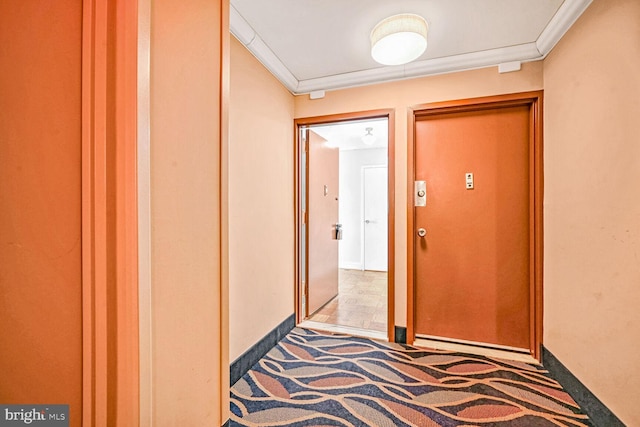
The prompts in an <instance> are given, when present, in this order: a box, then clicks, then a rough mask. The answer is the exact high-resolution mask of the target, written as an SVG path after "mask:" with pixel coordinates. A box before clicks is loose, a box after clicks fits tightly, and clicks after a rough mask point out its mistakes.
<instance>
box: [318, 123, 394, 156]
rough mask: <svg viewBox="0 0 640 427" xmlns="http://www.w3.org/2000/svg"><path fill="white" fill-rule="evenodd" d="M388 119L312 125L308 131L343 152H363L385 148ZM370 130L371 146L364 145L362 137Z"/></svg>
mask: <svg viewBox="0 0 640 427" xmlns="http://www.w3.org/2000/svg"><path fill="white" fill-rule="evenodd" d="M387 122H388V119H386V118H384V119H368V120H352V121H347V122H339V123H328V124H323V125H313V126H310V129H311V130H313V131H314V132H315V133H317V134H318V135H320V136H321V137H323V138H324V139H326V140H327V142H329V143H330V144H331V145H332V146H334V147H337V148H339V149H340V150H341V151H344V150H365V149H369V148H386V147H387V142H388V139H389V128H388V124H387ZM367 128H371V134H372V135H373V136H375V140H374V142H373V144H370V145H366V144H364V142H362V137H363V136H364V135H365V134H366V133H367Z"/></svg>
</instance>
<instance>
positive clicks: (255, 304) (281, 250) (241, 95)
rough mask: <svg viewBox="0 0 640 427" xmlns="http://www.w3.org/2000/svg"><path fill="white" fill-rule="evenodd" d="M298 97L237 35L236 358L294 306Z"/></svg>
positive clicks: (232, 177) (232, 119) (233, 142)
mask: <svg viewBox="0 0 640 427" xmlns="http://www.w3.org/2000/svg"><path fill="white" fill-rule="evenodd" d="M293 98H294V97H293V95H291V94H290V93H289V92H288V91H287V90H286V89H285V88H284V86H282V85H281V84H280V83H279V82H278V81H277V80H276V79H275V77H273V76H272V75H271V74H270V73H269V72H268V71H267V70H266V69H265V68H264V67H263V66H262V64H260V62H258V60H256V59H255V58H254V57H253V56H252V55H251V53H249V51H248V50H247V49H246V48H245V47H244V46H242V44H241V43H240V42H239V41H237V40H236V39H235V38H233V37H232V38H231V91H230V105H229V312H230V318H229V328H230V329H229V340H230V342H229V356H230V360H231V361H233V360H235V359H237V358H238V357H239V356H240V355H242V353H244V352H245V351H246V350H247V349H249V348H250V347H251V346H253V345H254V344H256V343H257V342H258V341H259V340H260V339H261V338H262V337H264V336H265V335H266V334H267V333H268V332H270V331H271V330H272V329H273V328H275V327H276V326H277V325H278V324H280V323H281V322H282V321H283V320H284V319H286V318H287V317H288V316H290V315H291V314H293V312H294V301H293V297H294V292H293V291H294V284H293V280H294V242H293V240H294V236H293V231H294V230H293Z"/></svg>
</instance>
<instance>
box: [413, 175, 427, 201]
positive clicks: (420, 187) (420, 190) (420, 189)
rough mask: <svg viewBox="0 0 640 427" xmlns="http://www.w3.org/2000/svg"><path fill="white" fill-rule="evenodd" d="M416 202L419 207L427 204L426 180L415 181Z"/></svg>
mask: <svg viewBox="0 0 640 427" xmlns="http://www.w3.org/2000/svg"><path fill="white" fill-rule="evenodd" d="M414 195H415V203H414V205H415V206H417V207H421V206H427V183H426V182H425V181H415V183H414Z"/></svg>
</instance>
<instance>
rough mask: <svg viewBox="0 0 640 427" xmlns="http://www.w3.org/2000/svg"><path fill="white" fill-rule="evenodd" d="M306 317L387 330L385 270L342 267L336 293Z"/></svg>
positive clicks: (323, 321)
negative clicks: (347, 268) (346, 268)
mask: <svg viewBox="0 0 640 427" xmlns="http://www.w3.org/2000/svg"><path fill="white" fill-rule="evenodd" d="M309 320H311V321H314V322H321V323H328V324H332V325H340V326H350V327H353V328H360V329H370V330H374V331H381V332H386V331H387V273H386V272H384V271H360V270H343V269H341V270H340V274H339V283H338V296H337V297H335V298H334V299H333V300H331V301H330V302H329V303H328V304H327V305H325V306H324V307H323V308H321V309H320V310H318V311H317V312H316V313H315V314H314V315H312V316H311V317H310V318H309Z"/></svg>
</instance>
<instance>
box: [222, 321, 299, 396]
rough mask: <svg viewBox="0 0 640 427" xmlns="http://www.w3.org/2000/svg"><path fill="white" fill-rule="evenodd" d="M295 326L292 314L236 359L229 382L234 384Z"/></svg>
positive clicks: (231, 368) (232, 365)
mask: <svg viewBox="0 0 640 427" xmlns="http://www.w3.org/2000/svg"><path fill="white" fill-rule="evenodd" d="M295 326H296V315H295V314H292V315H291V316H289V317H287V318H286V319H285V320H284V321H283V322H282V323H280V324H279V325H278V326H276V327H275V328H274V329H273V330H272V331H271V332H269V333H268V334H267V335H265V336H264V338H262V339H261V340H260V341H258V342H257V343H256V344H254V345H253V347H251V348H250V349H249V350H247V351H245V352H244V354H243V355H242V356H240V357H238V358H237V359H236V360H235V361H234V362H233V363H232V364H231V367H230V371H231V372H230V376H229V382H230V383H231V385H233V384H235V383H236V381H238V380H239V379H240V378H242V376H243V375H244V374H246V373H247V372H248V371H249V369H251V367H252V366H253V365H255V364H256V363H258V360H260V359H261V358H262V357H263V356H264V355H265V354H267V353H268V352H269V350H271V349H272V348H273V347H275V345H276V344H277V343H278V341H280V340H281V339H282V338H283V337H284V336H285V335H287V334H288V333H289V332H291V330H292V329H293V328H294V327H295Z"/></svg>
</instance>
